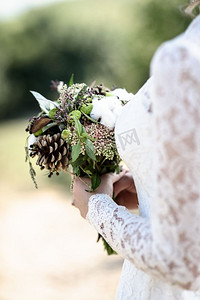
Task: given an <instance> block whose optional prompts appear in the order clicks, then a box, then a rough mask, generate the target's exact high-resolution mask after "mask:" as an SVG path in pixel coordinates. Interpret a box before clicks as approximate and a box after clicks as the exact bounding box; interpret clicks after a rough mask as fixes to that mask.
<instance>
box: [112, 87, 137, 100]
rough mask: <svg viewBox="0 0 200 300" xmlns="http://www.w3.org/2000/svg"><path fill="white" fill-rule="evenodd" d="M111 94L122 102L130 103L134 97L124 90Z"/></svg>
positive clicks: (117, 90)
mask: <svg viewBox="0 0 200 300" xmlns="http://www.w3.org/2000/svg"><path fill="white" fill-rule="evenodd" d="M112 94H113V95H115V96H117V97H118V98H119V99H120V100H122V101H123V100H124V101H130V100H132V99H133V98H134V95H133V94H132V93H128V92H127V90H126V89H115V90H114V91H112Z"/></svg>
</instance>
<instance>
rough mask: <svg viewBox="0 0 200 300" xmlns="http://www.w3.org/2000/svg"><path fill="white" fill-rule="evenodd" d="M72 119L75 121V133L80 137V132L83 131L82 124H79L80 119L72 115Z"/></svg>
mask: <svg viewBox="0 0 200 300" xmlns="http://www.w3.org/2000/svg"><path fill="white" fill-rule="evenodd" d="M74 121H75V128H76V133H77V134H78V136H79V137H80V135H81V133H82V132H83V125H81V123H80V121H79V120H78V119H77V118H76V117H75V116H74Z"/></svg>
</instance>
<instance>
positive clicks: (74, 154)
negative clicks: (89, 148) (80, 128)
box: [72, 141, 81, 162]
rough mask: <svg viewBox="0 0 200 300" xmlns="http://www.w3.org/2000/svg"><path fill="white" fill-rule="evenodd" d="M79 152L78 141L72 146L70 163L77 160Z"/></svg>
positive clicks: (79, 143) (79, 145)
mask: <svg viewBox="0 0 200 300" xmlns="http://www.w3.org/2000/svg"><path fill="white" fill-rule="evenodd" d="M80 152H81V142H80V141H79V142H78V144H76V145H74V146H72V162H74V161H75V160H77V158H78V157H79V154H80Z"/></svg>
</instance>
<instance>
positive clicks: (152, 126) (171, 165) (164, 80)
mask: <svg viewBox="0 0 200 300" xmlns="http://www.w3.org/2000/svg"><path fill="white" fill-rule="evenodd" d="M151 75H152V77H151V78H150V79H149V80H148V81H147V83H146V84H145V85H144V86H143V88H142V89H141V90H140V91H139V92H138V93H137V94H136V95H135V98H134V99H133V100H131V102H129V103H128V104H127V105H126V106H125V107H124V109H123V112H122V115H121V116H120V118H119V120H118V122H117V124H116V141H117V146H118V150H119V153H120V155H121V157H122V159H123V160H124V161H125V163H126V164H127V166H128V167H129V169H130V171H131V173H132V175H133V178H134V181H135V185H136V188H137V193H138V198H139V212H140V215H139V216H137V215H134V214H132V213H131V212H129V211H128V210H127V209H126V208H124V207H123V206H118V205H117V204H116V203H114V202H113V200H112V199H111V198H110V197H109V196H108V195H105V194H97V195H94V196H92V197H91V198H90V201H89V211H88V214H87V220H88V221H89V222H90V223H91V224H92V225H93V226H94V227H95V228H96V229H97V230H98V232H100V233H101V234H102V235H103V236H104V238H105V239H106V240H107V241H108V243H109V244H110V245H111V246H112V247H113V248H114V249H115V250H116V251H117V252H118V253H119V254H120V255H121V256H123V257H124V258H125V261H124V265H123V270H122V275H121V278H120V282H119V286H118V289H117V294H116V300H171V299H178V300H186V299H187V300H194V299H200V292H198V291H199V290H200V183H199V180H200V17H198V18H197V19H196V20H195V21H193V23H192V25H190V27H189V28H188V30H187V31H186V33H184V34H183V35H181V36H180V37H178V38H176V39H174V40H172V41H170V42H167V43H165V44H163V45H162V46H161V47H160V48H159V49H158V50H157V52H156V54H155V56H154V58H153V61H152V64H151ZM151 106H152V107H151ZM151 110H152V111H151Z"/></svg>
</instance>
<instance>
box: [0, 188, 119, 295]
mask: <svg viewBox="0 0 200 300" xmlns="http://www.w3.org/2000/svg"><path fill="white" fill-rule="evenodd" d="M2 203H3V204H2ZM96 238H97V233H96V231H95V229H93V227H92V226H91V225H89V224H88V223H87V221H85V220H83V219H82V218H81V217H80V215H79V212H78V211H77V210H76V209H75V208H74V207H73V206H72V205H71V201H70V199H69V197H68V199H66V196H65V195H64V193H59V192H56V191H48V192H47V191H45V190H44V191H35V192H33V193H31V194H30V193H27V194H25V193H20V192H15V193H13V192H12V191H7V193H6V195H5V194H4V195H3V201H1V205H0V299H1V300H68V299H73V300H112V299H114V295H115V290H116V287H117V283H118V281H119V276H120V272H121V266H122V262H123V261H122V259H121V258H120V257H119V256H110V257H108V256H107V254H106V253H105V252H104V251H103V246H102V244H100V243H96Z"/></svg>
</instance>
